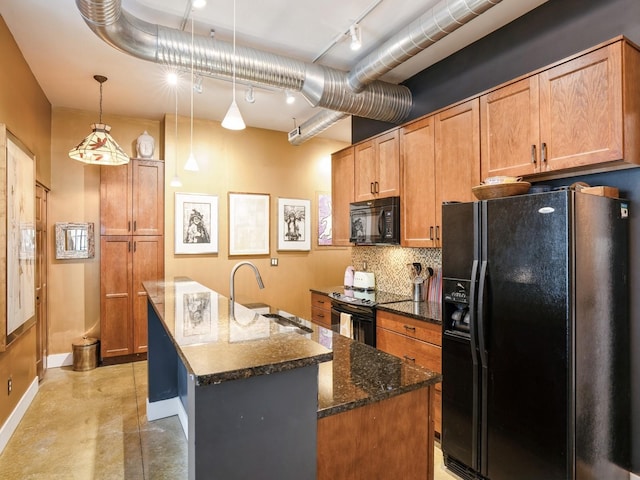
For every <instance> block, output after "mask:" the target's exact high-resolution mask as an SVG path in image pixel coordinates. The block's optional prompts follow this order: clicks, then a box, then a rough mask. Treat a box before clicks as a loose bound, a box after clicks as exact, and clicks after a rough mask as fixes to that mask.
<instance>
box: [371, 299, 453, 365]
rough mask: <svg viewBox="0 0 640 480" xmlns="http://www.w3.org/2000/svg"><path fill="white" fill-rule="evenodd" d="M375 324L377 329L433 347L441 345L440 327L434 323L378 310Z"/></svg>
mask: <svg viewBox="0 0 640 480" xmlns="http://www.w3.org/2000/svg"><path fill="white" fill-rule="evenodd" d="M376 324H377V326H378V327H381V328H386V329H387V330H391V331H393V332H396V333H399V334H401V335H406V336H408V337H411V338H415V339H418V340H422V341H424V342H429V343H433V344H434V345H442V325H439V324H436V323H429V322H423V321H421V320H416V319H415V318H410V317H405V316H402V315H396V314H395V313H390V312H385V311H380V310H379V311H378V312H377V314H376ZM439 371H440V370H438V372H439Z"/></svg>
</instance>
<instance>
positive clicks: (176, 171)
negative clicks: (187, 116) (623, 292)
mask: <svg viewBox="0 0 640 480" xmlns="http://www.w3.org/2000/svg"><path fill="white" fill-rule="evenodd" d="M175 94H176V118H175V124H176V128H175V143H176V148H175V152H176V161H175V162H174V164H175V165H174V166H175V174H176V177H177V176H178V82H177V81H176V85H175Z"/></svg>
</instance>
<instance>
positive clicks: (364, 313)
mask: <svg viewBox="0 0 640 480" xmlns="http://www.w3.org/2000/svg"><path fill="white" fill-rule="evenodd" d="M341 314H342V315H343V316H344V315H348V316H349V317H350V319H351V338H353V339H354V340H356V341H357V342H362V343H366V344H367V345H371V346H372V347H375V346H376V326H375V318H376V317H375V310H374V309H373V308H371V307H361V306H359V305H349V304H345V303H342V302H337V301H335V300H334V301H332V302H331V329H332V330H333V331H334V332H337V333H340V317H341Z"/></svg>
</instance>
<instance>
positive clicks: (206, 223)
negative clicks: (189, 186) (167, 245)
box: [174, 193, 218, 254]
mask: <svg viewBox="0 0 640 480" xmlns="http://www.w3.org/2000/svg"><path fill="white" fill-rule="evenodd" d="M175 216H176V223H175V235H176V238H175V242H174V252H175V253H176V254H204V253H218V197H217V196H215V195H205V194H198V193H176V207H175Z"/></svg>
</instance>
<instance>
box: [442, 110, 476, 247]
mask: <svg viewBox="0 0 640 480" xmlns="http://www.w3.org/2000/svg"><path fill="white" fill-rule="evenodd" d="M434 125H435V168H436V176H435V195H436V200H435V203H436V228H435V230H436V231H435V238H436V242H437V244H438V246H440V239H441V231H440V225H442V203H443V202H471V201H474V200H476V198H475V196H474V195H473V192H472V191H471V188H472V187H474V186H476V185H478V184H479V183H480V138H479V134H480V103H479V100H478V99H477V98H474V99H472V100H469V101H467V102H464V103H461V104H458V105H456V106H454V107H451V108H448V109H447V110H443V111H442V112H440V113H438V114H436V115H435V119H434Z"/></svg>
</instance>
